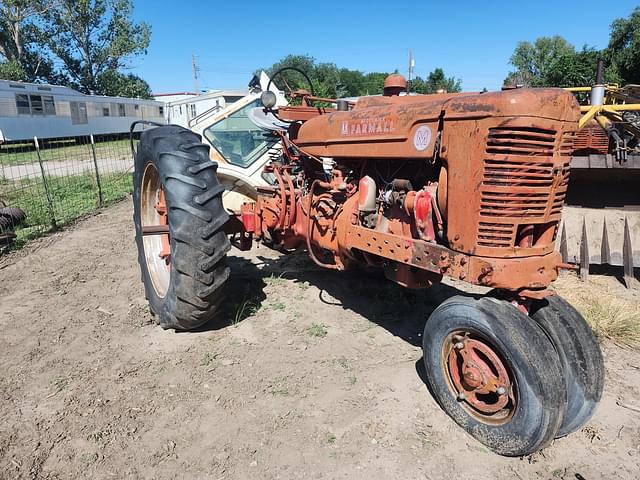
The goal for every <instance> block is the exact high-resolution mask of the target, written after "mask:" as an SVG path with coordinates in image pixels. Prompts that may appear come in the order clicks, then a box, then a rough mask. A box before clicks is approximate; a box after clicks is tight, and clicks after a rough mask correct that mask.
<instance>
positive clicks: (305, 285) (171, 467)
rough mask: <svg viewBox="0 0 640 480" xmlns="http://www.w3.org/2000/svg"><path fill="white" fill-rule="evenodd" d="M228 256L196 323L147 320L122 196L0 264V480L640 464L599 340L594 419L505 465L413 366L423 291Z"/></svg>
mask: <svg viewBox="0 0 640 480" xmlns="http://www.w3.org/2000/svg"><path fill="white" fill-rule="evenodd" d="M231 255H232V258H231V261H232V265H233V276H234V281H233V284H232V285H231V288H232V293H231V297H232V301H231V302H230V303H229V305H228V306H227V312H228V315H227V316H228V319H227V320H226V321H225V322H222V323H220V324H217V325H214V326H208V327H206V328H203V329H202V330H201V331H199V332H195V333H175V332H173V331H163V330H162V329H160V328H159V327H157V326H156V325H154V323H153V319H152V317H151V316H150V314H149V313H148V309H147V306H146V302H145V299H144V295H143V291H142V285H141V283H140V275H139V271H138V266H137V264H136V255H135V251H134V240H133V226H132V222H131V208H130V201H126V202H123V203H121V204H118V205H116V206H115V207H113V208H111V209H109V210H105V211H104V212H102V213H100V214H99V215H97V216H94V217H92V218H89V219H87V220H85V221H83V222H81V223H79V224H78V225H76V226H75V227H73V228H71V229H69V230H68V231H65V232H61V233H58V234H55V235H53V236H50V237H48V238H45V239H42V240H40V241H37V242H34V243H33V244H32V245H31V246H29V247H27V248H26V249H24V250H22V251H21V252H18V253H16V254H12V255H10V256H8V257H5V258H3V259H1V260H0V329H1V331H2V335H1V336H0V402H1V409H2V410H1V412H2V416H1V418H0V477H1V478H3V479H14V478H33V479H35V478H56V479H72V478H95V479H107V478H118V479H121V478H154V479H158V478H197V479H205V478H206V479H214V480H217V479H248V478H252V479H253V478H256V479H258V478H260V479H321V478H327V479H330V478H349V479H359V478H364V479H369V480H371V479H386V478H389V479H439V478H456V479H494V478H498V479H507V478H509V479H511V478H517V479H538V478H540V479H554V478H560V479H575V478H579V479H580V478H584V479H587V480H590V479H601V478H628V479H631V478H639V477H640V401H638V398H639V397H640V353H639V352H637V351H632V350H628V349H627V350H625V349H622V348H620V347H617V346H615V345H612V344H606V345H605V348H604V354H605V361H606V366H607V378H606V387H605V393H604V398H603V400H602V403H601V404H600V407H599V409H598V411H597V413H596V415H595V417H594V418H593V419H592V420H591V421H590V422H589V423H588V424H587V425H586V426H585V427H584V428H583V429H582V430H581V431H578V432H576V433H574V434H572V435H570V436H568V437H566V438H562V439H559V440H556V441H555V442H554V443H553V444H552V445H551V446H550V447H549V448H547V449H545V450H544V451H542V452H540V453H537V454H535V455H532V456H528V457H524V458H504V457H500V456H498V455H495V454H493V453H491V452H489V451H488V450H487V449H486V448H484V447H483V446H482V445H481V444H480V443H478V442H477V441H476V440H474V439H473V438H472V437H470V436H468V435H467V434H466V433H465V432H464V431H462V430H461V429H460V428H459V427H458V426H457V425H456V424H455V423H454V422H453V421H452V420H450V419H449V418H448V417H447V416H446V415H445V414H444V413H443V412H442V411H441V410H440V408H439V407H438V405H437V404H436V403H435V401H434V400H433V399H432V397H431V396H430V395H429V392H428V390H427V388H426V387H425V384H424V382H423V380H422V379H421V377H422V375H423V373H422V372H423V370H422V367H421V356H422V355H421V350H420V347H419V344H420V332H421V331H422V325H423V324H424V321H425V319H426V317H427V316H428V314H429V312H430V311H431V310H432V309H433V308H434V298H436V297H438V296H439V293H438V291H436V292H431V293H425V292H409V291H404V290H401V289H399V288H398V287H395V286H394V285H392V284H390V283H388V282H386V281H384V280H383V279H381V278H379V277H372V276H368V275H365V274H363V273H358V272H356V273H344V274H340V273H337V272H331V271H319V270H318V269H316V268H314V267H313V266H312V264H311V262H309V261H307V260H305V258H304V257H302V256H299V255H289V256H284V257H280V256H279V255H278V254H275V253H273V252H271V251H269V250H267V249H266V248H264V247H260V248H257V249H255V250H254V251H253V252H251V254H249V255H246V254H241V253H240V252H238V251H237V250H232V252H231ZM612 282H614V284H615V285H614V286H613V287H610V288H612V289H613V290H609V291H614V292H618V291H619V292H620V295H627V294H628V293H626V292H624V291H623V288H622V287H621V286H617V284H616V282H615V280H614V279H612ZM584 288H590V286H589V285H585V286H584ZM616 289H618V290H616ZM439 292H440V293H442V291H439ZM594 294H597V292H595V293H594ZM616 294H617V293H616ZM636 298H637V297H636ZM397 305H401V307H400V308H397Z"/></svg>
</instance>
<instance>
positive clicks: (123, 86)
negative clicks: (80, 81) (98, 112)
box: [96, 70, 152, 99]
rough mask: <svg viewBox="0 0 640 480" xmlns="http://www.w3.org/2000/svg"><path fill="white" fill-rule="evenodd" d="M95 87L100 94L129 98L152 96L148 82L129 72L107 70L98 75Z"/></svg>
mask: <svg viewBox="0 0 640 480" xmlns="http://www.w3.org/2000/svg"><path fill="white" fill-rule="evenodd" d="M96 85H97V89H98V91H99V92H100V94H101V95H109V96H114V97H129V98H148V99H149V98H152V93H151V88H150V87H149V84H148V83H147V82H145V81H144V80H143V79H141V78H140V77H138V76H136V75H133V74H131V73H129V74H124V73H120V72H118V71H117V70H107V71H106V72H103V73H101V74H100V75H98V78H97V80H96Z"/></svg>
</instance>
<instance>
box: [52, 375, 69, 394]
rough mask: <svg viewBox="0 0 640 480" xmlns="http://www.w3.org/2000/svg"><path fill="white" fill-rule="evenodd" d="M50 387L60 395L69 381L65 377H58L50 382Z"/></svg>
mask: <svg viewBox="0 0 640 480" xmlns="http://www.w3.org/2000/svg"><path fill="white" fill-rule="evenodd" d="M51 386H52V387H53V389H54V390H55V392H56V393H60V392H61V391H63V390H64V389H66V388H67V387H68V386H69V379H68V378H66V377H58V378H55V379H53V380H51Z"/></svg>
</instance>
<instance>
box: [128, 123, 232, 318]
mask: <svg viewBox="0 0 640 480" xmlns="http://www.w3.org/2000/svg"><path fill="white" fill-rule="evenodd" d="M216 169H217V164H216V163H214V162H212V161H211V160H210V159H209V147H208V146H207V145H205V144H203V143H202V142H201V141H200V136H199V135H196V134H195V133H193V132H191V131H190V130H187V129H185V128H182V127H179V126H175V125H168V126H162V127H158V128H154V129H152V130H146V131H145V132H143V133H142V135H141V136H140V143H139V146H138V152H137V154H136V157H135V171H134V191H133V204H134V214H133V219H134V223H135V229H136V244H137V247H138V263H139V264H140V269H141V273H142V281H143V283H144V288H145V294H146V297H147V300H148V301H149V306H150V308H151V311H152V313H154V314H155V315H156V317H157V320H158V323H159V324H160V326H162V327H163V328H173V329H176V330H192V329H194V328H197V327H199V326H201V325H203V324H204V323H206V322H208V321H209V320H211V319H213V318H214V317H215V316H216V313H217V312H218V311H219V309H220V306H221V303H222V301H223V300H224V293H225V289H224V286H225V283H226V281H227V279H228V277H229V267H228V266H227V263H226V254H227V252H228V251H229V249H230V248H231V245H230V243H229V239H228V238H227V235H226V234H225V233H224V230H223V227H224V224H225V223H226V222H227V220H228V218H229V215H228V214H227V213H226V211H225V210H224V207H223V205H222V192H223V191H224V187H223V186H222V185H220V184H219V182H218V179H217V177H216ZM167 230H168V232H167Z"/></svg>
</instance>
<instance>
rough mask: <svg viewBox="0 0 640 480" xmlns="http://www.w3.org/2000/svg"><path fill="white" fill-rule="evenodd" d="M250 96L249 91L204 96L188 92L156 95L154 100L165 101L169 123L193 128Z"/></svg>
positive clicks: (228, 91) (217, 92)
mask: <svg viewBox="0 0 640 480" xmlns="http://www.w3.org/2000/svg"><path fill="white" fill-rule="evenodd" d="M248 94H249V90H215V91H212V92H207V93H203V94H202V95H195V94H191V93H187V92H185V93H164V94H163V93H160V94H157V95H154V98H155V99H156V100H164V101H165V118H166V120H167V123H172V124H174V125H182V126H183V127H185V128H192V127H193V126H195V125H196V124H197V123H199V122H201V121H202V120H204V119H206V118H209V117H210V116H211V115H214V114H216V113H218V112H219V111H221V110H223V109H224V108H226V107H228V106H229V105H232V104H233V103H235V102H237V101H238V100H240V99H241V98H244V97H245V96H247V95H248ZM167 100H168V101H167Z"/></svg>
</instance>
